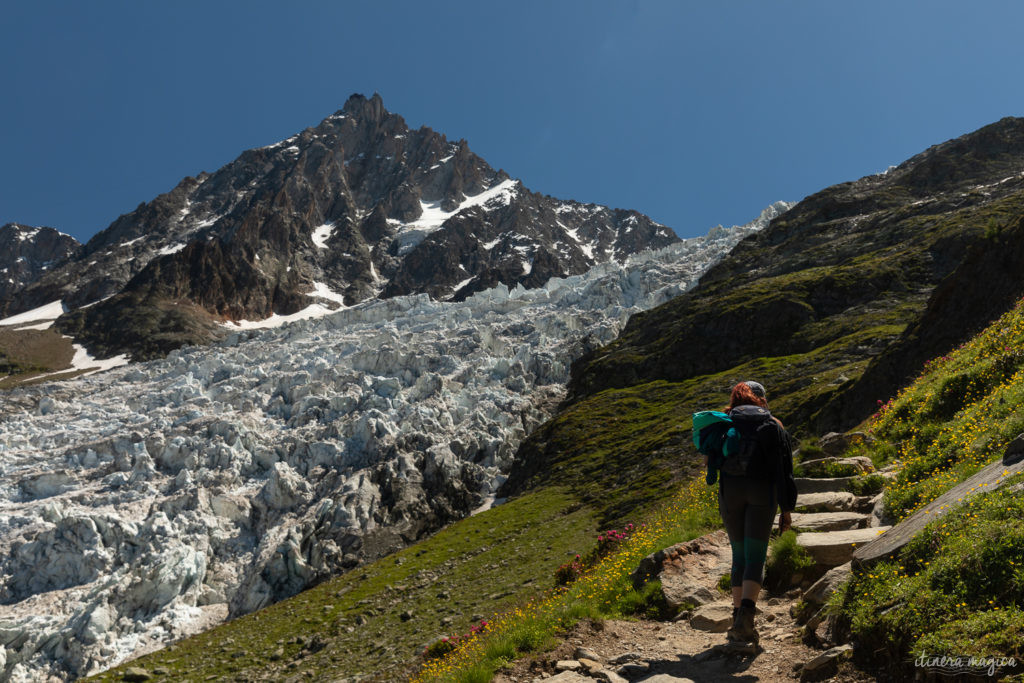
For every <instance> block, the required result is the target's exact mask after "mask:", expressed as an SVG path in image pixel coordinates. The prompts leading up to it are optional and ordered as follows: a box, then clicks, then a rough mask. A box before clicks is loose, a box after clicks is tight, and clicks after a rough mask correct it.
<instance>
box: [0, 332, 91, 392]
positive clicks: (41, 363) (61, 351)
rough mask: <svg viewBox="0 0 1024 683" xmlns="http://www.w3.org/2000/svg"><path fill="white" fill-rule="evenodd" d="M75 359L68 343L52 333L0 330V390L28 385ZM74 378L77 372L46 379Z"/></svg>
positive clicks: (73, 351)
mask: <svg viewBox="0 0 1024 683" xmlns="http://www.w3.org/2000/svg"><path fill="white" fill-rule="evenodd" d="M74 355H75V350H74V349H73V348H72V346H71V340H70V339H67V338H65V337H63V336H62V335H61V334H60V333H59V332H57V331H56V330H54V329H49V330H13V329H10V328H6V327H4V328H0V375H3V376H2V377H0V390H3V389H12V388H14V387H16V386H21V385H24V384H31V383H32V380H33V378H36V377H38V376H40V375H43V374H47V373H51V372H55V371H56V370H59V369H61V368H66V367H68V366H70V365H71V359H72V358H73V357H74ZM76 374H79V371H71V372H70V373H62V374H61V375H59V376H56V375H55V376H51V377H49V378H47V379H54V378H58V379H67V378H68V377H73V376H74V375H76Z"/></svg>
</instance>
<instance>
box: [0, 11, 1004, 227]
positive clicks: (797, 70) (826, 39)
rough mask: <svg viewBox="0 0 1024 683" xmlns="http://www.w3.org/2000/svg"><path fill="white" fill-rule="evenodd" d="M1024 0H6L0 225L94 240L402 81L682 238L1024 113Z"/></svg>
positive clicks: (475, 144) (423, 114)
mask: <svg viewBox="0 0 1024 683" xmlns="http://www.w3.org/2000/svg"><path fill="white" fill-rule="evenodd" d="M1022 26H1024V3H1019V2H1015V1H1009V0H1007V1H1005V2H996V1H986V2H984V3H965V2H959V1H958V2H952V1H944V0H943V1H939V0H931V1H929V2H909V1H907V2H893V1H892V0H884V1H871V0H858V1H857V2H845V3H840V2H821V1H820V0H813V1H812V0H806V1H804V2H785V1H780V2H763V1H757V2H754V1H749V2H742V1H740V0H731V1H729V2H721V1H720V0H708V1H706V2H688V1H684V0H666V1H664V2H662V1H654V0H649V1H643V2H627V1H623V0H615V1H610V0H609V1H599V0H581V1H579V2H561V1H557V0H545V1H538V2H533V1H527V0H518V1H517V2H500V3H499V2H481V1H480V0H473V1H470V2H446V1H444V0H438V1H436V2H423V1H422V0H418V1H416V2H387V1H382V0H375V1H374V2H372V3H371V2H360V3H357V2H340V1H339V2H326V1H324V2H303V1H296V0H292V1H289V2H265V1H259V0H246V1H245V2H242V1H237V2H228V1H227V0H217V1H211V0H204V1H203V2H191V1H186V0H174V1H171V0H168V1H166V2H149V1H146V2H140V1H138V0H131V1H128V2H112V1H107V0H97V1H95V2H79V1H74V2H72V1H68V2H48V1H45V0H20V1H18V0H3V8H2V18H0V64H2V67H0V101H2V104H0V149H2V150H3V156H2V161H0V223H3V222H6V221H19V222H23V223H28V224H34V225H52V226H54V227H57V228H59V229H61V230H63V231H65V232H68V233H70V234H72V235H74V236H76V237H78V238H79V239H83V240H84V239H87V238H88V237H90V236H91V235H92V234H94V233H95V232H97V231H98V230H101V229H102V228H104V227H106V226H107V225H108V224H109V223H110V222H111V221H113V220H114V219H115V218H116V217H117V216H118V215H120V214H122V213H125V212H127V211H130V210H132V209H133V208H134V207H135V206H136V205H138V204H139V203H140V202H143V201H149V200H150V199H152V198H153V197H154V196H156V195H157V194H159V193H161V192H165V191H167V190H169V189H171V188H172V187H173V186H174V185H175V184H176V183H177V182H178V181H179V180H180V179H181V178H182V177H183V176H185V175H194V174H196V173H198V172H199V171H202V170H206V171H212V170H214V169H216V168H218V167H219V166H221V165H223V164H225V163H227V162H229V161H230V160H232V159H233V158H235V157H236V156H237V155H238V154H239V153H240V152H241V151H242V150H243V149H246V148H249V147H257V146H261V145H266V144H269V143H272V142H275V141H277V140H280V139H283V138H285V137H288V136H289V135H291V134H293V133H295V132H298V131H300V130H302V129H303V128H305V127H307V126H310V125H315V124H316V123H317V122H319V121H320V120H321V119H322V118H324V117H325V116H327V115H329V114H330V113H332V112H333V111H335V110H337V109H338V108H340V107H341V106H342V104H343V103H344V101H345V99H346V98H347V97H348V95H349V94H351V93H353V92H362V93H365V94H367V95H370V94H371V93H373V92H374V91H376V92H379V93H380V94H381V95H382V96H383V98H384V104H385V106H386V107H387V108H388V109H389V110H391V111H393V112H396V113H399V114H401V115H403V116H404V117H405V119H406V121H407V122H408V123H409V124H410V125H412V126H420V125H427V126H430V127H432V128H434V129H436V130H439V131H441V132H443V133H445V134H446V135H448V136H449V137H450V138H454V139H458V138H466V139H467V140H468V141H469V144H470V147H471V148H472V149H473V150H474V151H476V152H477V153H478V154H480V155H481V156H483V157H484V158H485V159H487V161H488V162H490V163H491V165H493V166H495V167H500V168H504V169H505V170H506V171H508V172H509V173H510V174H511V175H512V176H514V177H517V178H520V179H522V181H523V182H524V183H525V184H526V186H527V187H529V188H531V189H533V190H536V191H539V192H544V193H548V194H552V195H555V196H558V197H562V198H572V199H577V200H581V201H591V202H598V203H601V204H607V205H610V206H613V207H622V208H632V209H637V210H639V211H643V212H645V213H647V214H649V215H650V216H652V217H653V218H655V219H656V220H658V221H660V222H662V223H665V224H667V225H669V226H671V227H673V228H674V229H675V230H676V231H677V232H678V233H679V234H680V235H683V236H691V235H696V234H700V233H703V232H705V231H706V230H707V229H708V228H710V227H711V226H713V225H716V224H718V223H723V224H726V225H732V224H735V223H743V222H746V221H747V220H749V219H751V218H752V217H754V216H755V215H756V214H757V213H758V212H759V211H760V209H761V208H762V207H764V206H765V205H767V204H769V203H771V202H772V201H775V200H777V199H788V200H798V199H801V198H803V197H805V196H806V195H808V194H811V193H813V192H815V191H817V190H819V189H821V188H823V187H826V186H828V185H831V184H833V183H837V182H842V181H846V180H853V179H856V178H858V177H860V176H863V175H866V174H870V173H875V172H878V171H882V170H884V169H885V168H886V167H887V166H889V165H890V164H896V163H899V162H900V161H902V160H904V159H906V158H907V157H909V156H912V155H913V154H916V153H917V152H919V151H921V150H923V149H925V148H926V147H928V146H929V145H932V144H935V143H938V142H942V141H944V140H947V139H949V138H952V137H956V136H958V135H962V134H963V133H966V132H969V131H971V130H974V129H976V128H978V127H981V126H983V125H985V124H987V123H991V122H993V121H995V120H998V119H999V118H1002V117H1004V116H1018V115H1024V87H1022V85H1024V83H1022V80H1024V41H1022V40H1021V38H1020V30H1021V27H1022Z"/></svg>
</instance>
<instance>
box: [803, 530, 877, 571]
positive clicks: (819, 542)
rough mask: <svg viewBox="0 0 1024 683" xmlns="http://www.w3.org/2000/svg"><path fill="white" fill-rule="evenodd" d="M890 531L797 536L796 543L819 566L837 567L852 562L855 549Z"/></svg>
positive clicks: (854, 531) (855, 531)
mask: <svg viewBox="0 0 1024 683" xmlns="http://www.w3.org/2000/svg"><path fill="white" fill-rule="evenodd" d="M889 529H890V527H877V528H872V529H854V530H851V531H826V532H822V533H808V534H797V537H796V542H797V544H798V545H800V546H801V547H803V548H804V549H805V550H806V551H807V552H808V553H810V555H811V557H812V558H814V561H815V563H817V564H818V565H821V566H824V567H837V566H839V565H841V564H844V563H846V562H849V561H850V558H852V557H853V551H854V549H855V548H857V547H858V546H861V545H865V544H866V543H870V542H872V541H874V540H875V539H876V538H878V536H879V534H883V533H885V532H886V531H888V530H889Z"/></svg>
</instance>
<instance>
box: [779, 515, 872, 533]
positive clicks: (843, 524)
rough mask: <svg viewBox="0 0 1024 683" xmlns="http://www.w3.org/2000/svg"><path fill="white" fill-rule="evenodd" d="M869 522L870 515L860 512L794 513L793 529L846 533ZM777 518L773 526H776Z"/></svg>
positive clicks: (863, 526) (861, 527) (865, 525)
mask: <svg viewBox="0 0 1024 683" xmlns="http://www.w3.org/2000/svg"><path fill="white" fill-rule="evenodd" d="M870 521H871V516H870V515H865V514H862V513H860V512H794V513H793V528H794V529H796V530H798V531H848V530H850V529H863V528H865V527H867V526H868V523H869V522H870ZM778 523H779V520H778V518H776V519H775V524H776V525H778Z"/></svg>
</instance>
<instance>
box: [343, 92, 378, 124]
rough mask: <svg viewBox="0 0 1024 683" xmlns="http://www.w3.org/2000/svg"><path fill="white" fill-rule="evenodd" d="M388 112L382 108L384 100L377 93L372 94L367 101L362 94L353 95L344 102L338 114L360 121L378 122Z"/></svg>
mask: <svg viewBox="0 0 1024 683" xmlns="http://www.w3.org/2000/svg"><path fill="white" fill-rule="evenodd" d="M387 113H388V111H387V110H386V109H385V108H384V98H382V97H381V96H380V94H379V93H373V96H372V97H370V98H369V99H367V98H366V96H365V95H363V94H362V93H353V94H352V95H350V96H349V98H348V99H347V100H346V101H345V105H344V106H343V107H342V108H341V111H340V114H342V115H346V116H355V117H357V118H360V119H368V120H372V121H380V120H381V119H382V118H383V117H384V116H385V115H386V114H387Z"/></svg>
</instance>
